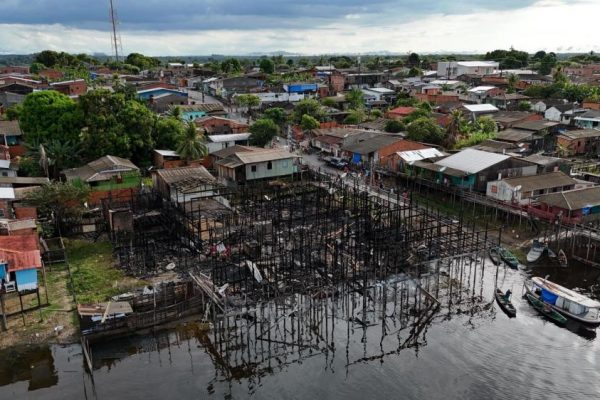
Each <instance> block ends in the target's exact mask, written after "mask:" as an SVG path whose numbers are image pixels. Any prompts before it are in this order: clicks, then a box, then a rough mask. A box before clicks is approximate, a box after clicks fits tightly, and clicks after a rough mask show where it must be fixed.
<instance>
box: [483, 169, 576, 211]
mask: <svg viewBox="0 0 600 400" xmlns="http://www.w3.org/2000/svg"><path fill="white" fill-rule="evenodd" d="M576 183H577V181H576V180H575V179H573V178H571V177H569V176H567V175H565V174H564V173H563V172H560V171H557V172H550V173H547V174H540V175H530V176H520V177H516V178H505V179H501V180H497V181H491V182H488V183H487V190H486V196H487V197H491V198H493V199H496V200H500V201H504V202H509V203H519V204H529V203H531V202H532V201H535V200H536V199H537V197H538V196H541V195H543V194H548V193H555V192H562V191H564V190H571V189H573V188H575V184H576Z"/></svg>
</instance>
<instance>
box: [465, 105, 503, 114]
mask: <svg viewBox="0 0 600 400" xmlns="http://www.w3.org/2000/svg"><path fill="white" fill-rule="evenodd" d="M463 107H464V108H466V109H467V110H469V111H470V112H496V111H499V110H498V108H496V107H494V106H493V105H491V104H465V105H464V106H463Z"/></svg>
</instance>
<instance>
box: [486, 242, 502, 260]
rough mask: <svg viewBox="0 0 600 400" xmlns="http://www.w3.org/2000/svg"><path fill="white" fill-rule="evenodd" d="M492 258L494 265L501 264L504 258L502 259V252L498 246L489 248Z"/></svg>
mask: <svg viewBox="0 0 600 400" xmlns="http://www.w3.org/2000/svg"><path fill="white" fill-rule="evenodd" d="M489 254H490V260H492V262H493V263H494V265H500V262H502V260H501V259H500V253H499V252H498V246H493V247H490V250H489Z"/></svg>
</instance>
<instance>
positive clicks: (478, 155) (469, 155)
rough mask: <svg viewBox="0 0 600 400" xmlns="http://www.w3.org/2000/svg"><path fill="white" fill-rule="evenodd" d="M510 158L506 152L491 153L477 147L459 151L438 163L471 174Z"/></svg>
mask: <svg viewBox="0 0 600 400" xmlns="http://www.w3.org/2000/svg"><path fill="white" fill-rule="evenodd" d="M509 158H510V156H507V155H504V154H496V153H489V152H487V151H481V150H475V149H465V150H463V151H461V152H459V153H456V154H454V155H451V156H450V157H446V158H444V159H443V160H440V161H438V162H436V164H437V165H441V166H444V167H448V168H454V169H457V170H460V171H464V172H467V173H469V174H476V173H478V172H480V171H483V170H484V169H486V168H489V167H491V166H493V165H496V164H498V163H501V162H502V161H505V160H507V159H509Z"/></svg>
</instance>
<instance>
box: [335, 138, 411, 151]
mask: <svg viewBox="0 0 600 400" xmlns="http://www.w3.org/2000/svg"><path fill="white" fill-rule="evenodd" d="M400 140H403V139H402V138H401V137H399V136H391V135H377V136H373V137H371V138H369V139H366V140H363V141H362V142H358V143H353V144H351V145H348V146H344V147H342V150H344V151H348V152H351V153H357V154H369V153H373V152H375V151H377V150H379V149H381V148H382V147H385V146H388V145H390V144H392V143H395V142H397V141H400Z"/></svg>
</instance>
